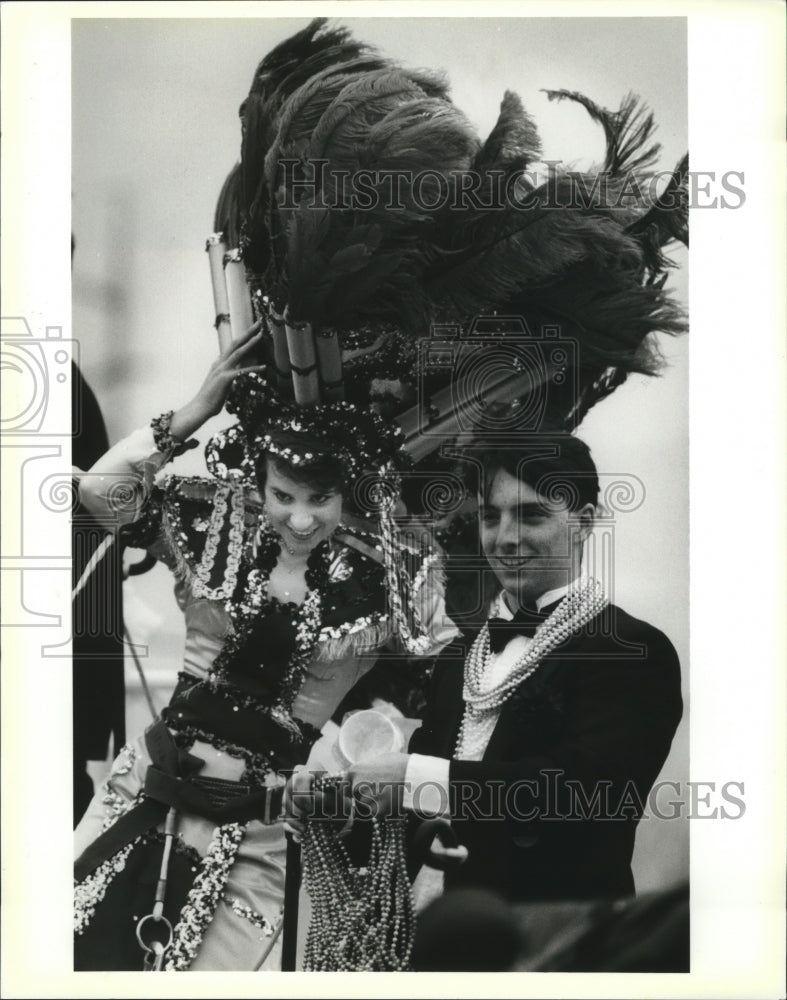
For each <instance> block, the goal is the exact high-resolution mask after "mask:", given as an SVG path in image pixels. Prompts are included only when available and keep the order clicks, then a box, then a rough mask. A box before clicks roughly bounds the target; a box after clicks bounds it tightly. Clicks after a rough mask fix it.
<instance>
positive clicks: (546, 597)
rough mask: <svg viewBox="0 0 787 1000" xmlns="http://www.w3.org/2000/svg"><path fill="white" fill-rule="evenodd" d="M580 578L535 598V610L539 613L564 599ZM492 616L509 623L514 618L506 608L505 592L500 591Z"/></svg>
mask: <svg viewBox="0 0 787 1000" xmlns="http://www.w3.org/2000/svg"><path fill="white" fill-rule="evenodd" d="M580 582H581V580H580V577H576V579H574V580H572V581H571V583H569V584H567V585H566V586H565V587H555V588H554V589H553V590H547V591H546V592H545V593H543V594H542V595H541V596H540V597H538V598H536V610H537V611H540V610H541V609H542V608H546V607H548V606H549V605H550V604H555V603H556V602H557V601H559V600H561V598H563V597H565V596H566V594H567V593H568V592H569V590H574V589H575V588H576V587H578V586H579V585H580ZM492 611H493V614H495V615H497V616H498V617H500V618H504V619H505V620H506V621H511V619H512V618H513V617H514V612H513V611H512V610H511V608H510V607H509V606H508V599H507V597H506V592H505V591H504V590H501V591H500V593H499V594H498V596H497V598H496V600H495V602H494V604H493V605H492Z"/></svg>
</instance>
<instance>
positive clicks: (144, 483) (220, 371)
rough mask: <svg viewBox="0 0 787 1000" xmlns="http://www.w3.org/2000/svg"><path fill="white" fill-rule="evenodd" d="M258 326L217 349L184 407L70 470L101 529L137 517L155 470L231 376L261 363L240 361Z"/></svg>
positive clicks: (219, 397)
mask: <svg viewBox="0 0 787 1000" xmlns="http://www.w3.org/2000/svg"><path fill="white" fill-rule="evenodd" d="M260 327H261V323H260V322H257V323H255V324H254V325H253V326H252V327H250V328H249V330H248V331H247V333H246V335H245V336H244V337H243V338H242V339H241V340H239V341H237V342H235V343H233V344H231V345H230V346H229V347H228V348H226V349H225V350H224V351H222V353H221V354H220V355H219V357H218V358H216V360H215V361H214V362H213V364H212V365H211V366H210V369H209V370H208V374H207V376H206V377H205V381H204V382H203V383H202V386H201V387H200V389H199V391H198V392H197V394H196V395H195V396H194V398H193V399H191V400H190V401H189V402H188V403H186V404H185V406H182V407H181V408H180V409H178V410H177V411H175V412H171V413H168V414H164V416H163V417H159V418H157V419H156V420H154V421H153V422H152V424H151V426H149V427H142V428H140V429H139V430H136V431H134V432H133V433H131V434H130V435H129V436H128V437H126V438H124V439H123V440H122V441H120V442H119V443H118V444H116V445H115V446H114V447H113V448H110V450H109V451H108V452H107V453H106V454H105V455H102V456H101V458H100V459H99V460H98V461H97V462H96V463H95V465H93V466H92V468H90V469H89V470H88V471H87V472H82V471H81V470H75V474H76V475H77V476H78V478H79V498H80V501H81V502H82V504H83V505H84V507H85V508H86V509H87V510H88V511H89V512H90V513H91V514H92V515H93V516H94V517H95V519H96V520H97V521H98V523H99V524H101V525H102V527H104V528H106V529H107V530H108V531H116V530H117V529H118V528H120V527H122V526H123V525H124V524H130V523H132V522H133V521H135V520H137V518H138V517H139V516H140V513H141V511H142V508H143V506H144V503H145V500H146V499H147V497H148V496H149V493H150V489H151V487H152V485H153V481H154V479H155V476H156V474H157V473H158V472H159V470H160V469H161V468H162V467H163V466H164V465H166V463H167V462H168V461H170V459H171V458H172V457H173V455H174V452H175V450H176V448H177V447H178V446H179V445H181V444H183V443H184V442H185V441H186V440H187V439H188V438H189V437H190V436H191V435H192V434H194V433H195V431H197V430H199V428H200V427H202V425H203V424H204V423H205V421H206V420H208V419H209V418H210V417H213V416H215V415H216V414H217V413H219V412H220V411H221V408H222V407H223V405H224V401H225V399H226V398H227V393H228V392H229V388H230V385H231V384H232V380H233V379H234V378H235V376H236V375H240V374H241V373H243V372H250V371H260V370H261V369H262V368H263V367H264V365H250V366H244V364H243V362H244V360H247V358H248V355H249V353H250V352H251V351H252V350H253V349H254V348H255V347H256V346H257V345H258V343H259V340H260V337H261V330H260Z"/></svg>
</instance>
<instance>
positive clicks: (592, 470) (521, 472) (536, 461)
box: [466, 431, 599, 510]
mask: <svg viewBox="0 0 787 1000" xmlns="http://www.w3.org/2000/svg"><path fill="white" fill-rule="evenodd" d="M466 461H467V465H468V470H467V472H468V476H467V478H468V480H470V481H472V480H473V479H475V484H474V485H475V488H476V490H478V491H479V492H480V491H481V489H483V492H484V498H485V499H487V498H488V496H489V491H490V489H491V488H492V483H493V481H494V478H495V475H496V474H497V473H498V472H499V471H500V470H501V469H502V470H503V471H505V472H507V473H509V475H512V476H515V477H516V478H517V479H519V480H521V481H522V482H524V483H527V485H528V486H530V487H532V488H533V489H534V490H536V492H538V493H540V494H541V495H542V496H545V497H546V498H547V499H548V500H552V501H553V502H556V503H561V504H563V503H564V504H565V506H566V507H568V509H569V510H578V509H579V508H580V507H584V506H585V504H587V503H590V504H593V506H596V505H597V504H598V493H599V483H598V472H597V471H596V465H595V462H594V461H593V458H592V457H591V454H590V449H589V448H588V446H587V445H586V444H585V442H584V441H580V439H579V438H577V437H574V436H573V435H572V434H569V433H567V432H564V431H561V432H554V433H550V434H539V435H537V436H534V437H533V438H532V439H531V440H528V441H525V442H523V443H522V444H519V445H515V446H511V445H501V444H500V443H499V442H495V441H485V440H483V439H479V440H476V441H474V442H473V443H472V445H471V446H470V447H469V448H468V450H467V453H466ZM468 486H470V487H471V488H472V482H468Z"/></svg>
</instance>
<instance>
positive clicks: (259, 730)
mask: <svg viewBox="0 0 787 1000" xmlns="http://www.w3.org/2000/svg"><path fill="white" fill-rule="evenodd" d="M164 715H165V719H166V720H167V721H168V722H169V723H170V726H169V727H168V726H167V725H165V724H164V722H158V723H155V724H154V725H153V726H151V727H150V728H149V729H148V730H147V732H146V733H145V735H144V736H142V737H140V738H139V739H137V740H136V741H135V742H134V743H132V744H129V745H127V746H125V747H124V748H123V750H121V752H120V754H119V755H118V757H117V759H116V760H115V762H114V763H113V766H112V770H111V773H110V775H109V778H108V779H107V781H106V783H105V784H104V785H103V786H102V788H101V789H100V790H99V792H98V793H97V794H96V796H95V797H94V799H93V801H92V802H91V804H90V807H89V808H88V810H87V812H86V814H85V816H84V818H83V820H82V822H81V823H80V824H79V826H78V827H77V830H76V834H75V836H76V843H77V852H78V857H77V862H76V864H75V880H76V883H77V884H76V908H75V932H76V936H75V950H74V967H75V969H76V970H77V971H83V970H131V971H134V970H141V969H142V968H143V961H144V960H145V958H147V959H148V960H149V961H150V960H152V958H153V957H154V954H155V944H154V940H155V939H157V938H158V939H160V940H161V942H162V944H163V945H168V947H167V948H166V951H165V952H164V957H163V962H162V968H164V969H181V970H185V969H191V970H195V971H196V970H202V971H218V970H227V971H232V970H235V971H249V970H255V969H278V968H280V960H281V940H280V930H281V925H282V905H283V900H284V875H285V856H286V841H285V836H284V828H283V823H282V822H281V821H280V820H279V819H278V816H279V814H280V812H281V803H282V792H283V785H284V777H283V775H282V774H281V773H279V772H281V771H284V770H287V769H288V768H290V767H292V766H294V765H295V764H296V763H300V762H302V761H303V760H305V759H306V756H307V755H308V750H309V746H310V743H311V739H312V737H313V734H311V735H310V736H308V737H307V738H304V739H303V740H296V739H294V738H293V737H292V735H291V734H290V733H289V732H288V731H285V730H283V729H282V727H281V726H279V725H277V724H276V723H275V722H274V721H273V720H272V719H270V717H267V716H261V715H260V714H259V713H258V712H257V711H253V710H252V709H250V708H245V709H244V708H243V707H242V706H238V705H235V704H233V702H232V701H231V700H229V699H226V698H224V697H220V696H217V695H216V694H215V693H211V691H210V689H209V688H207V687H205V686H203V685H200V684H197V683H196V682H195V681H194V679H193V678H192V679H186V680H185V681H184V682H183V683H181V684H180V685H179V686H178V689H177V690H176V692H175V694H174V695H173V699H172V701H171V702H170V706H169V708H168V709H167V710H166V711H165V713H164ZM251 715H253V716H254V718H253V719H251V718H249V716H251ZM230 725H232V729H233V730H234V732H233V735H235V737H236V739H238V738H244V737H246V740H247V744H248V743H250V744H251V746H248V745H247V746H245V747H243V746H241V745H240V744H239V743H231V742H230V741H229V740H228V739H226V738H223V737H222V736H219V735H216V734H215V733H213V732H211V730H212V729H214V730H215V729H218V730H219V732H223V731H230V730H229V727H230ZM171 808H174V809H175V810H176V814H175V823H174V832H175V836H174V839H173V840H172V849H171V851H170V857H169V864H168V866H167V884H166V891H165V893H164V906H163V917H165V918H166V920H154V919H153V918H152V917H151V919H148V920H147V921H145V923H144V925H143V926H142V928H141V929H140V935H141V937H142V941H143V943H144V946H143V944H141V943H140V941H139V940H138V937H137V931H138V925H139V921H140V920H141V919H142V918H143V917H145V916H146V915H147V914H152V913H153V906H154V900H155V896H156V888H157V885H158V882H159V877H160V874H161V871H160V870H161V865H162V856H163V851H164V834H163V829H164V821H165V818H166V817H167V814H168V813H169V811H170V809H171ZM167 922H168V923H167ZM170 926H171V928H172V930H171V941H169V938H170V929H169V928H170Z"/></svg>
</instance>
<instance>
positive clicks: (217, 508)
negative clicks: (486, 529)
mask: <svg viewBox="0 0 787 1000" xmlns="http://www.w3.org/2000/svg"><path fill="white" fill-rule="evenodd" d="M168 457H169V456H168V455H167V454H166V453H164V454H162V453H161V452H160V451H158V450H157V448H156V446H155V444H154V440H153V435H152V433H151V431H150V429H143V430H140V431H137V432H135V433H134V434H132V435H131V436H130V437H128V438H126V439H125V440H124V441H123V442H121V443H120V444H119V445H117V446H116V447H115V448H113V449H112V450H111V451H110V452H108V453H107V455H105V456H104V457H103V458H102V459H101V460H100V461H99V462H98V463H97V465H96V466H94V467H93V469H91V470H90V472H89V473H88V474H86V475H85V476H84V477H83V480H82V483H81V489H80V493H81V498H82V501H83V503H84V504H85V505H86V506H87V507H88V509H90V510H91V512H92V513H93V514H94V516H96V517H97V518H98V519H100V520H101V521H102V522H103V523H104V525H105V526H106V527H108V528H109V527H112V526H113V524H114V526H115V527H117V526H118V525H121V526H123V527H122V530H123V531H124V532H128V533H129V534H130V538H129V540H130V541H131V542H132V544H135V545H138V546H144V547H147V548H148V549H149V550H151V551H152V552H154V554H155V555H156V556H157V557H158V558H159V559H161V560H162V561H164V562H165V563H166V564H167V565H168V566H169V567H170V568H171V569H172V571H173V573H174V575H175V579H176V596H177V599H178V603H179V605H180V607H181V609H182V611H183V613H184V615H185V620H186V642H185V651H184V658H183V671H182V673H181V674H180V675H179V683H178V685H177V687H176V689H175V692H174V694H173V696H172V699H171V701H170V704H169V705H168V706H167V708H166V709H165V710H164V712H163V722H162V723H159V725H158V726H157V727H153V729H152V730H150V731H148V733H147V734H146V735H143V736H141V737H139V738H138V739H136V740H135V741H133V742H132V743H130V744H128V745H127V746H125V747H124V748H123V749H122V750H121V752H120V754H119V755H118V757H117V759H116V760H115V762H114V764H113V766H112V770H111V773H110V775H109V778H108V779H107V781H106V783H105V785H104V786H103V787H102V788H101V789H100V790H99V792H98V793H97V794H96V796H95V797H94V799H93V801H92V803H91V805H90V807H89V808H88V810H87V813H86V815H85V817H84V819H83V820H82V822H81V823H80V825H79V826H78V828H77V831H76V856H77V858H78V861H77V867H76V874H77V890H76V893H77V906H76V932H77V935H76V939H75V940H76V958H75V967H76V968H77V969H140V968H141V967H142V959H143V950H142V949H141V948H140V945H139V943H138V942H137V940H136V935H135V929H136V926H137V922H138V920H139V919H140V918H141V917H143V916H144V915H145V914H147V913H149V912H150V911H151V907H152V902H153V896H154V892H155V887H156V880H157V878H158V875H159V871H158V869H159V867H160V863H161V855H162V848H161V842H162V829H163V825H164V818H165V814H166V813H167V811H168V809H169V808H170V807H173V806H174V807H175V808H177V819H176V822H177V827H176V837H175V840H174V850H173V851H172V853H171V858H170V871H169V882H168V886H167V894H166V900H165V905H164V914H165V915H166V916H167V918H168V919H169V921H170V923H171V924H172V926H173V940H172V944H171V946H170V947H169V948H168V949H167V951H166V957H165V961H164V965H163V967H164V968H165V969H191V970H252V969H258V968H262V969H277V968H279V967H280V950H281V945H280V940H281V939H280V934H279V930H280V928H281V921H282V913H281V910H282V901H283V895H284V876H285V837H284V829H283V824H282V822H281V821H279V820H278V818H277V817H278V815H279V812H280V808H281V789H282V786H283V784H284V779H283V777H282V772H284V771H286V770H287V769H290V768H292V767H293V766H294V765H296V764H299V763H304V762H305V761H306V760H307V758H308V755H309V751H310V748H311V746H312V745H313V743H314V742H315V741H316V739H317V738H318V737H319V734H320V729H321V728H322V726H323V725H324V724H325V723H326V721H327V720H328V719H330V717H331V715H332V714H333V713H334V711H335V709H336V707H337V706H338V705H339V703H340V702H341V700H342V698H343V696H344V695H345V694H346V693H347V692H348V691H349V690H350V688H351V687H352V686H353V685H354V684H355V683H356V681H357V680H359V678H361V677H362V676H363V675H364V674H365V673H366V672H367V671H368V670H369V669H370V668H371V666H372V665H373V663H374V660H375V658H376V655H377V651H378V650H379V649H380V647H381V646H383V645H384V644H385V643H387V642H388V641H389V639H391V633H392V629H391V625H390V621H389V615H388V611H387V599H386V591H385V585H384V584H385V576H384V568H383V565H382V558H381V555H380V552H379V546H378V543H377V540H376V538H375V536H374V535H373V534H368V533H366V532H361V531H357V530H350V529H347V530H346V531H345V530H344V529H341V531H340V532H339V533H337V534H336V535H335V536H334V538H333V539H332V540H331V541H330V542H329V543H323V545H321V546H318V547H317V549H315V550H314V552H313V553H312V555H311V556H310V560H309V566H310V569H309V573H311V574H312V584H311V586H312V589H313V590H315V589H316V585H315V583H314V581H315V580H317V581H318V582H319V593H320V596H321V603H322V609H321V617H320V631H319V636H318V639H317V644H316V646H315V647H314V648H313V653H312V655H311V658H310V660H309V662H308V663H305V664H304V668H303V670H302V672H301V674H300V675H297V674H296V675H295V677H294V678H293V675H292V671H290V672H289V673H288V671H287V664H288V663H292V661H293V655H292V654H293V649H294V648H297V643H298V642H299V635H298V634H297V633H298V614H299V609H298V607H297V606H296V605H292V604H281V603H279V602H278V601H276V600H274V599H269V598H268V597H267V594H266V593H265V592H264V588H262V590H261V588H260V586H259V583H258V585H257V587H256V592H255V587H254V586H253V584H254V582H255V574H256V578H258V577H259V575H260V568H261V567H263V568H264V565H265V562H266V560H268V563H269V564H270V561H271V557H272V551H273V552H278V546H277V545H276V543H275V541H272V540H271V536H270V535H268V536H266V534H265V532H264V530H262V529H261V528H260V513H261V503H260V497H259V495H257V494H256V493H255V492H254V491H250V490H244V489H243V488H240V487H238V488H234V487H232V486H224V485H221V484H217V482H216V481H214V480H210V479H202V478H182V477H176V476H171V477H168V478H167V479H165V480H164V481H163V482H162V483H161V484H156V483H154V477H155V474H156V473H157V472H158V470H159V469H160V468H161V467H162V466H163V464H164V463H165V462H166V460H167V458H168ZM140 483H142V484H144V489H143V490H142V491H141V494H140V491H139V490H136V492H135V494H134V497H133V498H131V494H132V491H131V490H130V489H129V485H130V484H131V485H138V484H140ZM140 495H144V501H143V500H140V499H138V497H139V496H140ZM405 555H406V556H408V557H412V560H413V565H412V571H413V579H414V583H415V587H414V593H415V595H416V597H417V601H418V604H419V610H420V616H421V620H422V622H424V623H425V624H426V625H427V628H428V631H429V634H430V635H431V637H432V639H433V644H434V652H437V651H438V650H439V649H440V648H441V647H442V646H444V645H445V644H446V643H447V642H448V641H450V639H451V638H452V636H453V635H455V634H456V630H455V629H454V627H453V625H452V624H451V623H450V621H448V619H447V618H446V615H445V610H444V603H443V597H442V583H441V578H440V575H439V572H438V569H437V563H436V557H435V556H434V554H428V555H426V556H424V555H423V554H421V553H418V554H416V553H407V552H406V553H405ZM273 559H274V561H275V555H273ZM308 583H309V574H308V573H307V584H308ZM255 601H256V604H255V603H254V602H255ZM249 602H251V604H252V605H253V607H251V609H250V608H249ZM304 603H306V602H304ZM239 609H241V610H239ZM240 613H243V614H246V615H247V616H248V615H249V614H251V615H252V616H253V619H254V623H255V624H254V629H255V632H254V637H255V639H254V642H253V643H251V644H250V650H251V651H250V653H249V655H247V656H245V657H242V656H240V657H239V656H237V655H236V656H234V657H233V658H231V662H230V666H229V667H227V666H226V665H225V666H222V664H223V662H224V661H225V660H226V659H227V657H226V650H227V649H228V648H231V647H232V642H233V636H234V634H235V631H236V625H237V615H238V614H240ZM288 683H289V684H290V685H293V684H295V686H296V687H297V690H292V691H291V692H290V696H291V697H290V702H289V704H290V705H291V708H290V710H289V712H287V711H283V710H282V709H281V707H280V706H281V704H282V692H283V690H284V689H285V688H286V686H287V684H288ZM285 702H286V699H285ZM271 790H272V791H271ZM266 817H267V819H268V820H269V821H268V822H266Z"/></svg>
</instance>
